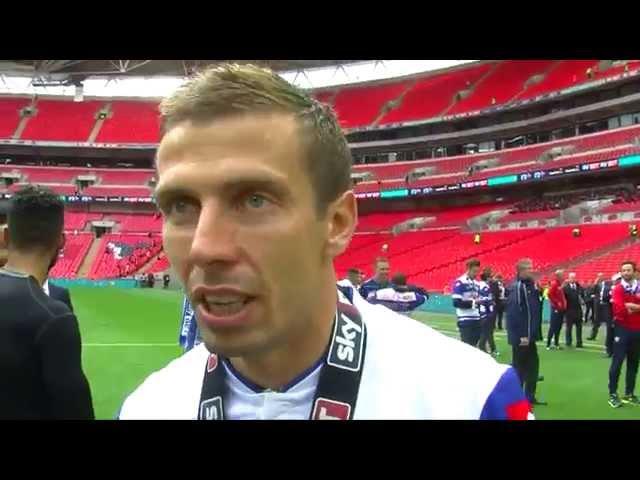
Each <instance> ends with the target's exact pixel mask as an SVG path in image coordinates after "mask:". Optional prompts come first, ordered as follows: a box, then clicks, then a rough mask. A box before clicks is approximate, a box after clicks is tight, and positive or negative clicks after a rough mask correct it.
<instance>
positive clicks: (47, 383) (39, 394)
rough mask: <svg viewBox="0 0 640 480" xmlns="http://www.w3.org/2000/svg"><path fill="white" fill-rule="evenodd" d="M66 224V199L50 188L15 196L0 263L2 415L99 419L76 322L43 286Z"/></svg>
mask: <svg viewBox="0 0 640 480" xmlns="http://www.w3.org/2000/svg"><path fill="white" fill-rule="evenodd" d="M63 224H64V207H63V204H62V202H61V201H60V199H59V198H58V197H57V196H56V195H55V194H53V193H52V192H51V191H49V190H45V189H41V188H35V187H26V188H25V189H23V190H21V191H19V192H18V193H16V194H15V195H14V196H13V198H12V199H11V207H10V211H9V218H8V229H7V230H6V232H5V233H6V235H7V236H8V239H7V242H6V243H7V245H8V260H7V263H6V265H5V266H4V268H2V269H0V305H1V309H2V314H1V315H0V418H8V419H93V418H94V413H93V406H92V403H91V392H90V390H89V384H88V382H87V379H86V377H85V375H84V373H83V371H82V363H81V342H80V332H79V330H78V321H77V320H76V317H75V316H74V315H73V314H72V313H71V311H70V310H69V308H68V307H67V306H66V305H64V304H63V303H62V302H59V301H56V300H54V299H52V298H50V297H48V296H47V295H46V294H45V292H44V291H43V289H42V285H43V283H44V281H45V279H46V277H47V273H48V272H49V268H50V266H51V264H52V261H53V259H55V258H56V257H57V256H58V250H59V249H60V248H61V247H62V246H63V244H64V235H63V233H62V228H63Z"/></svg>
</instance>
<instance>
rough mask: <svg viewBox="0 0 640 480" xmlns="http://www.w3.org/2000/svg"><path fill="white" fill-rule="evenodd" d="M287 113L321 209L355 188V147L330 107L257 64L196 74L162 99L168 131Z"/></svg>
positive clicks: (164, 125)
mask: <svg viewBox="0 0 640 480" xmlns="http://www.w3.org/2000/svg"><path fill="white" fill-rule="evenodd" d="M278 112H282V113H288V114H293V115H294V116H295V117H296V118H297V119H298V121H299V123H300V126H301V127H302V130H303V131H304V135H301V139H302V141H303V144H304V146H305V148H306V152H307V155H306V157H307V158H306V162H305V164H306V165H305V166H306V169H307V172H308V174H309V176H310V179H311V184H312V186H313V188H314V190H315V195H316V207H317V210H318V212H320V213H322V212H324V211H325V210H326V207H327V205H328V204H329V203H330V202H332V201H333V200H335V199H336V198H338V197H339V196H340V195H341V194H342V193H344V192H346V191H347V190H349V188H351V163H352V160H351V152H350V150H349V146H348V144H347V140H346V138H345V136H344V133H343V131H342V129H341V128H340V125H339V123H338V120H337V119H336V116H335V113H334V112H333V110H332V109H331V107H330V106H328V105H325V104H322V103H320V102H318V101H317V100H315V99H314V98H312V97H311V96H310V95H308V94H307V93H306V92H304V91H303V90H302V89H300V88H298V87H296V86H294V85H292V84H290V83H289V82H287V81H286V80H284V79H283V78H282V77H281V76H279V75H277V74H276V73H274V72H273V71H271V70H269V69H266V68H261V67H257V66H255V65H238V64H222V65H217V66H214V67H210V68H208V69H206V70H204V71H203V72H201V73H199V74H198V75H196V76H195V77H194V78H192V79H191V80H189V81H188V82H187V83H186V84H184V85H183V86H182V87H180V88H179V89H178V90H176V92H174V93H173V94H172V95H170V96H169V97H167V98H165V99H164V100H163V101H162V103H161V104H160V119H161V132H162V135H163V136H164V135H165V134H166V133H167V132H168V131H169V130H171V129H172V128H173V127H174V126H176V125H177V124H179V123H182V122H185V121H191V122H193V123H206V122H210V121H213V120H217V119H219V118H224V117H227V116H233V115H239V114H246V113H264V114H270V113H278Z"/></svg>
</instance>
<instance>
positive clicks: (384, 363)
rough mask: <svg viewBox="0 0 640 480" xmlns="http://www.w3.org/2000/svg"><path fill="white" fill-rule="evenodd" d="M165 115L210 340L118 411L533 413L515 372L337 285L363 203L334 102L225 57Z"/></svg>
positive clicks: (169, 189) (178, 231) (182, 264)
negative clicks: (337, 264) (337, 262)
mask: <svg viewBox="0 0 640 480" xmlns="http://www.w3.org/2000/svg"><path fill="white" fill-rule="evenodd" d="M161 112H162V125H163V138H162V141H161V143H160V146H159V149H158V155H157V162H158V187H157V191H156V198H157V202H158V204H159V206H160V209H161V211H162V212H163V222H164V225H163V239H164V246H165V251H166V253H167V255H168V257H169V259H170V261H171V264H172V265H173V267H174V268H175V271H176V273H177V275H178V278H179V280H180V281H181V283H182V284H183V285H184V288H185V292H186V294H187V296H188V298H189V301H190V303H191V305H192V306H193V309H194V312H195V317H196V321H197V323H198V326H199V329H200V331H201V335H202V340H203V343H202V344H200V345H198V346H196V347H194V348H193V349H191V350H190V351H188V352H187V353H185V354H184V355H183V356H181V357H180V358H178V359H176V360H174V361H173V362H171V363H170V364H169V365H167V366H166V367H165V368H163V369H162V370H160V371H158V372H156V373H154V374H152V375H151V376H150V377H148V378H147V379H146V380H145V381H144V382H143V384H142V385H140V386H139V387H138V388H137V389H136V391H134V392H133V393H132V394H131V395H130V396H129V397H128V398H127V399H126V400H125V402H124V404H123V406H122V409H121V411H120V415H119V417H120V418H121V419H203V420H208V419H211V420H214V419H318V420H322V419H345V420H346V419H394V418H398V419H526V418H530V413H529V411H530V406H529V403H528V402H527V400H526V399H525V397H524V393H523V391H522V388H521V387H520V384H519V382H518V378H517V375H516V373H515V372H514V370H513V369H512V368H511V367H509V366H507V365H501V364H499V363H497V362H495V360H494V359H493V358H491V357H490V356H489V355H487V354H485V353H482V352H480V351H479V350H478V349H475V348H471V347H469V346H468V345H465V344H463V343H461V342H459V341H457V340H455V339H451V338H448V337H446V336H445V335H442V334H440V333H438V332H436V331H435V330H433V329H431V328H429V327H427V326H425V325H423V324H422V323H420V322H417V321H415V320H412V319H410V318H407V317H404V316H402V315H399V314H397V313H394V312H392V311H391V310H389V309H387V308H385V307H382V306H378V305H371V304H369V303H368V302H366V301H365V300H364V299H363V298H361V297H360V296H359V295H355V294H353V292H351V294H349V293H350V292H349V287H342V288H341V289H338V288H337V286H336V278H335V271H334V268H333V259H334V258H335V257H337V256H338V255H340V254H341V253H342V252H344V250H345V249H346V247H347V245H348V243H349V241H350V239H351V236H352V234H353V232H354V230H355V225H356V223H357V206H356V200H355V196H354V194H353V191H352V190H351V180H350V166H351V158H350V153H349V148H348V145H347V143H346V140H345V137H344V134H343V133H342V131H341V130H340V127H339V126H338V123H337V121H336V118H335V115H334V114H333V112H332V111H331V109H330V107H327V106H325V105H322V104H320V103H318V102H317V101H315V100H313V99H312V98H311V97H309V96H308V95H307V94H306V93H304V92H303V91H301V90H299V89H297V88H296V87H293V86H292V85H290V84H288V83H287V82H286V81H285V80H283V79H282V78H280V77H279V76H277V75H275V74H274V73H272V72H271V71H269V70H264V69H260V68H257V67H253V66H238V65H223V66H218V67H215V68H212V69H209V70H207V71H205V72H203V73H202V74H200V75H198V76H197V77H195V78H194V79H192V80H190V81H189V82H188V83H187V84H186V85H185V86H184V87H182V88H181V89H179V90H178V91H177V92H176V93H175V94H173V95H172V96H171V97H169V98H167V99H165V100H164V101H163V102H162V104H161ZM343 289H344V290H345V291H343Z"/></svg>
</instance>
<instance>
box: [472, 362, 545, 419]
mask: <svg viewBox="0 0 640 480" xmlns="http://www.w3.org/2000/svg"><path fill="white" fill-rule="evenodd" d="M533 419H534V417H533V414H532V413H531V404H530V403H529V401H528V400H527V398H526V396H525V394H524V391H523V390H522V387H521V386H520V380H519V379H518V374H517V373H516V371H515V370H514V369H513V368H511V367H509V368H508V369H507V370H506V371H505V372H504V373H503V374H502V376H501V377H500V380H498V383H496V385H495V386H494V387H493V390H492V391H491V393H490V394H489V396H488V397H487V400H486V402H485V404H484V408H483V409H482V412H481V413H480V420H533Z"/></svg>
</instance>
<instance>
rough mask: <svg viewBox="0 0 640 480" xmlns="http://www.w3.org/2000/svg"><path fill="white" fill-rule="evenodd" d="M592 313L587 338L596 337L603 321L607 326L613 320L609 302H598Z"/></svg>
mask: <svg viewBox="0 0 640 480" xmlns="http://www.w3.org/2000/svg"><path fill="white" fill-rule="evenodd" d="M593 313H594V315H593V326H592V328H591V335H590V336H589V338H591V339H593V340H595V339H596V338H597V337H598V331H599V330H600V326H601V325H602V324H603V323H604V324H605V327H608V326H609V325H610V324H611V323H612V322H613V313H612V312H611V304H609V303H603V304H601V303H598V304H597V305H596V309H595V310H594V312H593Z"/></svg>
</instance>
